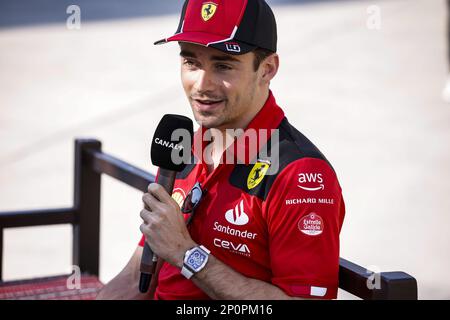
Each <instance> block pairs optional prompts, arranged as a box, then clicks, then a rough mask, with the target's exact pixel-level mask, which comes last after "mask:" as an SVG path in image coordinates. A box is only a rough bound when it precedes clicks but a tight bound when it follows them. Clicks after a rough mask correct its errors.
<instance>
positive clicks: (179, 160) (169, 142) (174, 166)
mask: <svg viewBox="0 0 450 320" xmlns="http://www.w3.org/2000/svg"><path fill="white" fill-rule="evenodd" d="M193 131H194V129H193V124H192V120H191V119H189V118H188V117H185V116H181V115H176V114H166V115H164V117H163V118H162V119H161V121H160V122H159V125H158V127H157V128H156V131H155V134H154V136H153V140H152V147H151V152H150V153H151V159H152V163H153V164H154V165H155V166H158V167H160V168H162V169H166V170H172V171H177V172H179V171H182V170H183V169H184V167H185V166H186V164H187V161H186V160H189V159H190V158H191V147H192V137H193Z"/></svg>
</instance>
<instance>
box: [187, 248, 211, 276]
mask: <svg viewBox="0 0 450 320" xmlns="http://www.w3.org/2000/svg"><path fill="white" fill-rule="evenodd" d="M206 258H207V255H206V254H205V253H204V252H202V251H201V250H199V249H195V250H194V251H193V252H192V253H191V254H190V255H189V257H188V259H187V265H188V266H189V267H191V268H192V269H193V270H194V271H197V270H198V269H199V268H201V267H202V265H203V262H205V260H206Z"/></svg>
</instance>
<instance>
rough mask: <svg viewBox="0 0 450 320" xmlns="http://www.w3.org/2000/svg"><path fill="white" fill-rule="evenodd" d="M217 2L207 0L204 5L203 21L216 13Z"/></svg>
mask: <svg viewBox="0 0 450 320" xmlns="http://www.w3.org/2000/svg"><path fill="white" fill-rule="evenodd" d="M216 9H217V4H215V3H214V2H205V3H204V4H203V6H202V18H203V21H208V20H209V19H211V18H212V17H213V16H214V13H216Z"/></svg>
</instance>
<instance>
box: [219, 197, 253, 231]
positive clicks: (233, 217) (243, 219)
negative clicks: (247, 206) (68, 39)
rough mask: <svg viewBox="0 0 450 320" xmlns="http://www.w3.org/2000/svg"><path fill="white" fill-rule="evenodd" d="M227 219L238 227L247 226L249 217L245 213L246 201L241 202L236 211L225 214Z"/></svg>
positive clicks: (232, 210) (231, 210) (235, 208)
mask: <svg viewBox="0 0 450 320" xmlns="http://www.w3.org/2000/svg"><path fill="white" fill-rule="evenodd" d="M225 219H227V221H228V222H229V223H231V224H234V225H237V226H243V225H246V224H247V222H248V220H249V219H248V215H247V214H246V213H245V212H244V200H241V202H239V203H238V204H237V205H236V207H234V209H230V210H228V211H227V212H225Z"/></svg>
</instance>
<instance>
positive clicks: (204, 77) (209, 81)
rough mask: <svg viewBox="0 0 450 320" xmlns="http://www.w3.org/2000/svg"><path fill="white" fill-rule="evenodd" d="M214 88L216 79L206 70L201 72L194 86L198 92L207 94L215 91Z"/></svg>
mask: <svg viewBox="0 0 450 320" xmlns="http://www.w3.org/2000/svg"><path fill="white" fill-rule="evenodd" d="M214 87H215V83H214V78H213V76H212V75H211V73H210V72H208V71H206V70H199V72H198V74H197V79H196V81H195V84H194V89H195V90H196V91H197V92H207V91H214Z"/></svg>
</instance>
